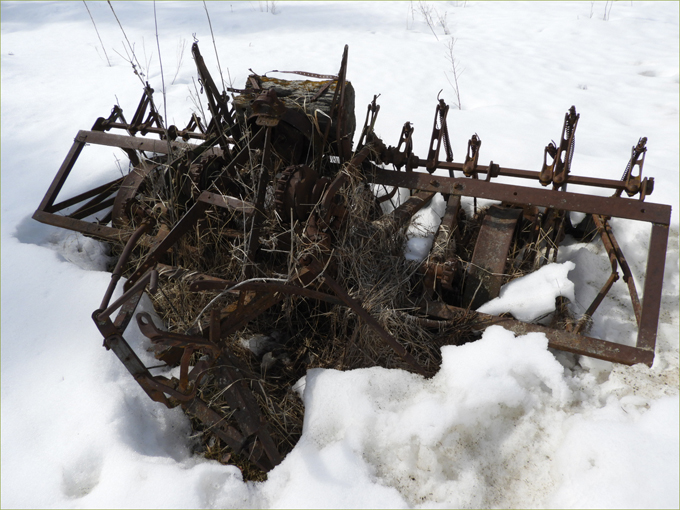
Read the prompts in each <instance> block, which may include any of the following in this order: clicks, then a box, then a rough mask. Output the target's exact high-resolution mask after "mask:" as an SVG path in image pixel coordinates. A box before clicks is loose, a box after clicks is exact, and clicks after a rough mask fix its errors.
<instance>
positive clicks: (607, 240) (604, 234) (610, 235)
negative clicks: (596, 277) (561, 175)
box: [593, 214, 642, 326]
mask: <svg viewBox="0 0 680 510" xmlns="http://www.w3.org/2000/svg"><path fill="white" fill-rule="evenodd" d="M593 221H594V222H595V226H597V229H598V230H599V231H600V238H601V239H602V244H604V247H605V249H606V250H607V253H609V256H610V257H611V256H613V257H615V258H616V260H617V261H618V263H619V265H620V266H621V271H622V272H623V281H624V282H626V285H628V293H629V294H630V300H631V303H632V304H633V313H635V320H636V321H637V323H638V326H639V325H640V315H641V313H642V312H641V309H642V307H641V305H640V299H639V298H638V293H637V289H636V288H635V280H634V279H633V274H632V273H631V271H630V267H629V266H628V262H627V261H626V257H624V255H623V251H621V247H620V246H619V243H618V242H617V241H616V237H614V232H613V231H612V228H611V226H610V225H609V222H608V221H607V219H606V218H603V217H602V216H600V215H597V214H595V215H593Z"/></svg>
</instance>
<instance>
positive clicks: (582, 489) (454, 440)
mask: <svg viewBox="0 0 680 510" xmlns="http://www.w3.org/2000/svg"><path fill="white" fill-rule="evenodd" d="M87 5H88V7H89V9H90V11H91V13H92V16H93V17H94V20H95V22H96V25H97V28H98V30H99V35H100V36H101V41H102V43H103V47H102V43H100V41H99V39H98V37H97V34H96V32H95V29H94V27H93V24H92V21H91V20H90V17H89V15H88V13H87V11H86V9H85V6H84V5H83V3H82V2H47V3H42V2H2V4H1V9H2V10H1V15H2V25H1V27H2V30H1V34H2V49H1V54H2V56H1V63H2V74H1V79H2V95H1V100H2V110H1V112H2V173H1V178H2V344H1V345H2V372H1V375H2V415H1V417H2V424H1V425H2V470H1V482H2V506H3V507H6V508H9V507H27V508H38V507H69V508H71V507H78V508H80V507H85V508H94V507H107V508H115V507H152V508H161V507H174V508H183V507H241V508H243V507H299V508H300V507H319V508H320V507H600V508H605V507H640V508H653V507H668V508H678V506H679V504H680V503H679V495H678V480H679V474H678V464H679V455H678V448H679V446H678V431H679V425H678V414H679V408H678V336H679V331H678V329H679V328H678V324H679V317H678V294H679V292H678V291H679V282H678V274H679V270H678V214H677V211H678V181H679V177H678V152H679V150H678V140H679V133H678V126H679V119H678V107H679V99H678V98H679V91H678V82H679V72H678V61H679V51H678V41H679V34H678V25H679V4H678V2H639V1H635V2H623V1H621V2H574V3H559V2H546V3H541V2H526V3H517V2H503V3H493V2H462V1H458V2H436V3H431V4H429V5H428V4H425V3H419V2H412V3H411V2H398V3H388V2H375V3H372V2H370V3H369V2H350V3H335V2H320V3H313V2H312V3H310V2H302V3H295V2H290V3H288V2H231V3H230V2H219V3H218V2H208V9H209V12H210V17H211V21H212V26H213V29H214V30H215V40H216V45H217V49H218V51H219V55H220V64H221V66H222V69H223V71H224V74H225V79H227V80H228V79H231V80H233V84H234V86H236V87H241V86H242V85H243V82H244V79H245V77H246V76H247V74H248V68H253V69H254V70H255V71H257V72H259V73H264V72H267V71H269V70H271V69H282V70H304V71H311V72H316V73H322V74H334V73H336V72H337V70H338V67H339V64H340V57H341V54H342V49H343V46H344V44H349V47H350V51H349V70H348V77H349V79H350V80H351V81H352V82H353V84H354V88H355V90H356V92H357V102H356V104H357V119H358V122H362V121H363V116H364V112H365V110H364V108H365V105H367V104H368V102H369V101H370V100H371V98H372V96H373V94H381V96H380V98H379V100H378V102H379V103H380V105H381V111H380V115H379V117H378V122H377V131H378V133H379V134H380V135H381V136H382V137H383V139H384V140H385V141H386V142H387V143H391V144H396V142H397V140H398V136H399V132H400V130H401V126H402V125H403V123H404V122H405V121H407V120H409V121H411V122H413V124H414V126H415V129H416V131H415V134H414V138H415V147H414V149H415V153H416V154H419V155H421V156H422V155H424V154H426V152H427V146H428V141H429V136H430V130H431V128H432V118H433V114H434V108H435V105H436V98H437V94H438V93H439V91H440V90H441V89H443V92H442V97H444V98H445V99H446V100H447V102H448V103H449V104H453V103H455V95H454V92H453V90H452V87H451V85H450V84H449V80H451V81H453V79H452V76H451V66H450V63H449V62H448V60H447V58H446V57H447V53H448V50H447V43H448V41H450V39H451V37H452V36H453V37H455V38H456V42H455V45H454V46H453V54H454V56H455V58H456V59H457V61H458V62H459V65H460V68H461V70H463V73H462V75H461V76H459V91H460V99H461V106H462V109H461V110H458V109H455V108H452V109H451V111H450V113H449V126H450V131H451V136H452V142H453V150H454V156H455V159H456V160H457V161H461V160H462V159H463V157H464V154H465V149H466V143H467V140H468V138H469V137H470V136H471V135H472V134H473V133H477V134H478V135H479V136H480V138H481V139H482V140H483V146H482V149H481V154H482V159H481V160H482V161H484V162H485V161H486V160H487V158H488V159H492V160H493V161H494V162H496V163H499V164H500V165H502V166H506V167H511V168H528V169H536V170H538V169H540V164H541V163H542V157H543V152H542V151H543V147H544V146H545V145H546V144H547V143H548V142H549V141H550V140H551V139H558V137H559V136H560V130H561V127H562V121H563V118H564V113H565V112H566V111H567V109H568V108H569V107H570V106H571V105H575V106H576V109H577V111H578V112H579V113H580V114H581V119H580V121H579V125H578V130H577V143H576V151H575V155H574V163H573V166H572V172H573V173H575V174H579V175H591V176H598V177H607V178H613V179H618V178H620V176H621V174H622V172H623V170H624V168H625V165H626V163H627V161H628V158H629V155H630V148H631V146H632V145H634V144H635V143H636V142H637V140H638V138H639V137H641V136H646V137H648V139H649V142H648V148H649V152H648V154H647V160H646V163H645V168H644V175H646V176H653V177H655V178H656V189H655V190H654V194H653V195H652V196H651V197H649V199H648V200H649V201H652V202H659V203H667V204H671V205H672V206H673V208H674V210H673V219H672V227H671V237H670V241H669V249H668V254H667V263H666V274H665V281H664V297H663V300H662V310H661V319H660V323H659V338H658V342H657V356H656V360H655V363H654V366H653V367H652V368H651V369H649V368H647V367H645V366H634V367H625V366H621V365H613V364H611V363H606V362H600V361H596V360H592V359H586V358H578V357H574V356H571V355H567V354H564V353H553V352H551V351H549V350H548V349H547V340H546V338H545V337H544V336H543V335H541V334H530V335H527V336H524V337H518V338H515V337H514V336H513V334H511V333H509V332H507V331H505V330H503V329H502V328H500V327H492V328H489V329H488V330H487V331H486V332H485V333H484V336H483V338H482V339H481V340H480V341H478V342H475V343H472V344H467V345H464V346H461V347H453V346H451V347H445V348H444V349H443V365H442V368H441V371H440V372H439V373H438V374H437V375H436V376H435V377H433V378H432V379H430V380H424V379H423V378H421V377H419V376H416V375H413V374H409V373H406V372H403V371H398V370H385V369H382V368H372V369H365V370H356V371H349V372H337V371H333V370H312V371H310V372H309V374H308V375H307V376H306V379H305V381H304V385H303V384H302V383H301V384H300V388H301V389H300V391H301V395H302V397H303V399H304V403H305V428H304V433H303V436H302V439H301V440H300V442H299V444H298V445H297V447H296V448H295V449H294V450H293V452H292V453H291V454H290V455H288V457H287V458H286V459H285V460H284V462H283V463H282V464H281V465H279V466H278V467H277V468H276V469H274V470H273V471H272V472H271V473H270V474H269V479H268V480H267V481H266V482H263V483H244V482H243V481H242V478H241V475H240V472H239V470H238V469H237V468H235V467H233V466H223V465H221V464H218V463H216V462H211V461H206V460H204V459H202V458H200V457H197V456H194V455H192V453H191V441H190V439H189V438H188V435H189V433H190V428H189V423H188V420H187V419H186V418H185V417H184V415H183V414H182V412H181V411H180V410H179V409H174V410H167V409H165V408H164V407H163V406H161V405H160V404H156V403H154V402H152V401H150V400H149V399H148V397H147V396H146V395H145V394H144V393H143V392H142V390H141V389H140V388H139V386H138V385H137V384H136V383H135V382H134V380H133V379H132V378H131V377H130V376H129V374H128V373H127V371H126V370H125V368H124V367H123V366H122V365H121V364H120V362H119V361H118V360H117V359H116V358H115V356H114V355H113V354H111V353H110V352H107V351H106V350H105V349H104V348H102V346H101V337H100V335H99V332H98V331H97V330H96V328H95V327H94V324H93V323H92V320H91V318H90V314H91V313H92V311H93V310H94V309H95V308H96V306H97V305H98V303H99V302H100V300H101V298H102V296H103V294H104V290H105V288H106V287H107V285H108V282H109V278H110V276H109V273H107V272H105V266H106V262H107V255H106V250H105V247H104V246H102V245H101V244H100V243H97V242H94V241H92V240H89V239H86V238H84V237H82V236H80V235H76V234H74V233H72V232H68V231H64V230H60V229H57V228H53V227H49V226H46V225H42V224H40V223H37V222H35V221H33V220H32V219H31V215H32V213H33V211H34V210H35V209H36V207H37V206H38V204H39V203H40V200H41V199H42V196H43V194H44V193H45V191H46V190H47V188H48V186H49V184H50V182H51V180H52V178H53V177H54V174H55V173H56V171H57V169H58V167H59V165H60V163H61V161H62V159H63V158H64V156H65V155H66V152H67V151H68V149H69V147H70V145H71V142H72V139H73V137H74V136H75V134H76V133H77V131H78V129H88V128H89V127H90V126H91V125H92V123H93V122H94V120H95V119H96V118H97V117H99V116H107V115H108V113H109V111H110V109H111V107H112V106H113V104H114V103H116V102H119V103H120V105H121V106H122V107H123V108H124V109H125V111H126V112H127V113H128V115H131V114H132V112H133V111H134V108H135V107H136V104H137V102H138V100H139V98H140V96H141V86H140V81H139V79H138V77H136V76H135V75H134V74H133V72H132V69H131V67H130V65H129V64H128V63H127V62H126V61H125V60H124V59H123V58H121V56H120V54H123V55H124V54H125V52H124V49H123V44H122V41H123V39H124V37H123V34H122V33H121V30H120V28H119V26H118V24H117V22H116V20H115V18H114V17H113V14H112V13H111V10H110V8H109V6H108V5H107V4H106V3H105V2H88V4H87ZM113 5H114V8H115V10H116V13H117V15H118V17H119V19H120V22H121V23H122V25H123V27H124V29H125V31H126V34H127V37H128V38H129V40H130V42H131V43H132V44H134V46H135V49H136V53H137V55H138V58H139V60H140V61H143V62H144V64H143V65H144V67H145V69H144V70H143V72H144V73H145V75H146V76H145V79H148V80H149V82H150V83H151V85H152V86H153V87H154V88H155V89H156V91H157V97H158V98H160V97H161V94H160V92H161V90H162V82H161V75H160V72H161V70H160V66H159V58H158V50H157V45H156V30H155V25H154V4H153V3H150V2H130V3H126V2H114V3H113ZM155 8H156V14H157V24H158V37H159V42H160V48H161V56H162V63H163V71H164V77H165V84H166V89H167V116H168V118H169V121H170V123H175V124H177V125H180V126H183V124H184V123H185V122H186V120H187V119H188V118H189V113H190V111H191V110H192V108H194V104H193V102H192V99H191V94H192V92H193V91H194V88H193V82H192V78H194V77H195V76H196V72H195V68H194V65H193V61H192V60H191V55H190V46H191V43H192V42H193V37H192V35H193V36H194V37H196V38H197V39H199V40H200V44H201V50H202V53H203V55H204V56H205V59H206V61H207V63H208V66H209V67H210V69H211V71H212V72H213V74H214V75H215V76H216V75H217V62H216V60H215V56H214V50H213V48H212V39H211V36H210V31H209V26H208V21H207V18H206V13H205V10H204V7H203V4H202V3H200V2H170V3H157V4H156V5H155ZM423 8H425V9H427V8H433V9H436V11H437V12H438V14H439V15H440V16H441V17H442V18H443V17H444V16H446V18H445V25H446V27H447V30H446V31H448V32H450V34H451V35H447V34H446V33H445V30H444V27H443V26H442V25H441V24H438V25H436V26H434V27H433V29H434V33H433V31H432V30H431V29H430V27H428V25H427V24H426V23H425V22H424V20H423V17H422V13H421V10H422V9H423ZM431 14H432V15H433V16H434V20H435V22H436V21H437V16H436V13H435V12H434V10H433V11H432V13H431ZM605 17H606V18H607V19H603V18H605ZM104 50H105V51H106V55H105V53H104ZM107 56H108V59H110V61H111V66H109V65H108V64H107V60H106V58H107ZM227 69H228V71H227ZM447 73H448V79H447V76H446V74H447ZM84 154H85V153H84ZM114 155H115V151H113V150H108V149H101V150H99V151H98V152H97V151H96V150H95V151H94V155H92V156H88V157H90V159H89V160H88V161H85V162H84V163H83V165H80V166H79V167H77V168H76V170H75V171H74V173H73V174H72V178H71V179H70V180H69V182H68V185H67V187H66V188H65V189H64V191H63V193H64V195H63V196H66V195H67V194H69V193H76V192H78V191H83V190H85V189H89V188H91V187H92V186H93V185H95V184H98V183H101V182H106V181H107V180H109V178H110V177H112V176H113V175H115V174H116V173H117V172H118V168H117V166H116V161H115V157H114ZM591 191H592V190H591ZM600 193H601V194H606V193H605V192H604V191H600ZM441 205H442V204H441V202H436V203H435V204H434V205H433V206H432V207H431V208H429V209H428V210H425V211H423V213H422V214H421V218H420V219H421V221H422V222H423V223H432V222H434V221H436V217H437V214H441ZM614 228H615V229H616V233H617V237H618V240H619V242H620V243H621V245H622V247H623V250H624V252H625V253H626V256H627V257H628V260H629V263H630V265H631V267H632V269H633V272H634V275H635V277H636V280H637V282H638V289H641V288H642V286H641V282H642V278H643V275H644V269H645V266H644V261H645V256H646V250H647V247H648V232H649V227H648V226H647V225H642V224H638V223H636V222H625V221H614ZM417 241H418V240H417V239H415V240H414V243H413V245H412V251H413V253H412V255H413V254H415V255H414V256H417V254H418V253H421V252H422V250H423V249H426V247H425V248H424V247H423V245H425V246H426V245H427V242H424V243H420V244H419V243H418V242H417ZM558 262H559V263H560V265H559V266H556V267H555V268H551V269H550V271H552V273H551V274H552V276H551V280H554V279H556V278H557V279H562V280H561V281H562V282H563V283H564V284H565V285H567V287H568V286H569V285H572V286H573V288H569V289H567V290H566V292H567V293H569V292H571V293H573V296H574V300H573V302H574V303H575V306H576V307H577V310H578V307H579V306H581V307H582V308H584V307H585V306H587V304H588V303H589V302H590V300H592V297H593V296H594V295H595V293H596V292H597V289H598V288H599V286H600V285H601V284H602V283H603V281H604V280H605V279H606V277H607V275H608V271H609V269H608V261H607V258H606V255H605V254H604V252H603V250H602V248H601V247H600V246H599V244H598V243H593V244H592V245H583V244H577V243H572V244H570V245H569V246H566V247H564V248H562V249H561V250H560V258H559V260H558ZM572 265H573V266H574V268H573V269H572ZM567 276H568V278H569V280H566V278H567ZM545 285H547V284H543V285H542V287H545ZM507 293H508V294H510V290H509V289H508V291H507ZM521 293H523V294H526V290H524V291H522V292H521ZM554 295H555V294H554V293H553V294H550V296H549V297H548V298H546V299H552V296H554ZM565 295H566V294H565ZM626 295H627V291H626V288H625V285H624V284H623V282H617V283H616V284H615V285H614V288H613V289H612V292H611V293H610V296H609V297H608V298H607V299H606V300H605V302H604V303H603V304H602V305H601V307H600V309H599V310H598V312H597V314H596V316H595V322H594V325H593V329H592V333H593V334H595V335H597V336H600V337H605V338H608V339H613V340H617V341H621V342H624V343H630V342H632V341H633V339H634V334H633V332H632V331H633V326H634V321H633V320H631V317H632V310H631V308H630V305H628V304H626V303H627V302H628V301H627V300H626ZM507 299H510V298H507V297H506V301H507ZM536 299H537V301H540V300H539V299H538V298H536ZM512 304H513V303H512V302H511V303H510V304H509V306H512ZM538 305H539V303H537V306H538ZM503 306H508V303H505V304H504V305H503ZM581 311H583V310H581ZM531 312H532V310H528V312H527V313H529V314H531ZM534 312H535V310H534ZM126 338H128V340H130V341H131V342H132V343H133V344H134V345H135V346H137V347H140V346H141V344H142V338H143V337H141V335H140V334H139V333H135V332H134V331H128V333H127V334H126ZM147 361H149V362H150V360H148V359H147Z"/></svg>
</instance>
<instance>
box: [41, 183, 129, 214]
mask: <svg viewBox="0 0 680 510" xmlns="http://www.w3.org/2000/svg"><path fill="white" fill-rule="evenodd" d="M123 179H124V177H119V178H118V179H115V180H113V181H111V182H107V183H106V184H102V185H101V186H97V187H96V188H92V189H91V190H89V191H86V192H85V193H81V194H80V195H76V196H74V197H72V198H69V199H67V200H64V201H62V202H59V203H58V204H54V205H52V206H50V207H48V208H47V211H46V212H50V213H55V212H59V211H61V210H63V209H66V208H67V207H71V206H72V205H76V204H79V203H81V202H82V201H83V200H86V199H88V198H92V197H94V196H96V195H101V196H103V197H104V198H106V197H107V196H109V195H110V194H111V193H113V192H114V191H116V190H117V189H118V188H119V187H120V184H121V182H123Z"/></svg>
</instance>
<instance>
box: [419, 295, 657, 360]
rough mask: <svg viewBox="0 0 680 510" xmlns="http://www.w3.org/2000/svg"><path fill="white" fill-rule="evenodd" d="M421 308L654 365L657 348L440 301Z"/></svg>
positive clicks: (565, 347) (556, 345)
mask: <svg viewBox="0 0 680 510" xmlns="http://www.w3.org/2000/svg"><path fill="white" fill-rule="evenodd" d="M422 311H423V312H424V313H427V314H429V315H432V316H435V317H440V318H442V319H449V320H451V319H460V318H461V317H466V318H467V319H468V320H470V321H471V323H472V324H476V325H477V327H478V329H480V330H482V329H485V328H487V327H489V326H492V325H494V324H497V325H500V326H503V327H504V328H506V329H508V330H510V331H512V332H513V333H515V334H516V335H526V334H527V333H533V332H537V333H544V334H545V336H546V337H547V338H548V347H550V348H552V349H558V350H562V351H567V352H572V353H574V354H581V355H584V356H589V357H591V358H597V359H602V360H605V361H613V362H615V363H621V364H624V365H635V364H637V363H644V364H645V365H647V366H651V365H652V362H653V360H654V350H653V349H652V350H649V349H646V348H640V347H630V346H627V345H622V344H618V343H614V342H609V341H607V340H601V339H599V338H593V337H589V336H585V335H579V334H576V333H572V332H568V331H560V330H557V329H553V328H549V327H547V326H542V325H540V324H529V323H526V322H522V321H518V320H515V319H509V318H505V317H497V316H495V315H489V314H485V313H481V312H472V311H469V310H465V309H464V308H459V307H456V306H452V305H447V304H444V303H441V302H432V301H430V302H427V303H425V304H423V306H422Z"/></svg>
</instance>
